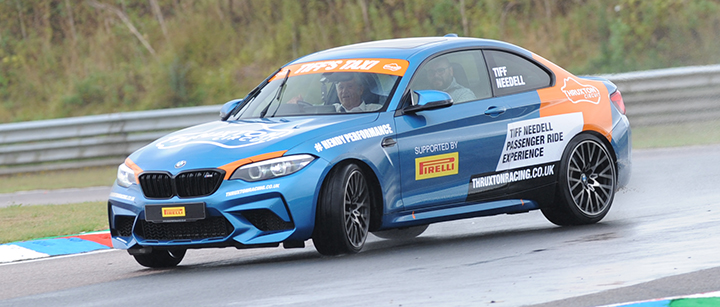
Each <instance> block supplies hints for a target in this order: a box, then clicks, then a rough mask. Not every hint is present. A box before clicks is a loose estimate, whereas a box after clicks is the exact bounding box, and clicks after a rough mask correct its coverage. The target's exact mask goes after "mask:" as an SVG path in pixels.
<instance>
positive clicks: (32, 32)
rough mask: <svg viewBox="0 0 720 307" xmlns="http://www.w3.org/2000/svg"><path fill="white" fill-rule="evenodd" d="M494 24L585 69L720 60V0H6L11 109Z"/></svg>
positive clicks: (485, 34) (131, 98)
mask: <svg viewBox="0 0 720 307" xmlns="http://www.w3.org/2000/svg"><path fill="white" fill-rule="evenodd" d="M447 33H457V34H458V35H460V36H471V37H482V38H491V39H499V40H504V41H509V42H511V43H514V44H517V45H520V46H522V47H525V48H527V49H530V50H532V51H534V52H536V53H538V54H540V55H542V56H544V57H545V58H548V59H549V60H551V61H553V62H556V63H558V64H559V65H561V66H563V67H565V68H567V69H569V70H570V71H572V72H574V73H577V74H599V73H616V72H623V71H632V70H642V69H652V68H664V67H673V66H684V65H703V64H716V63H720V52H718V50H720V39H719V38H720V0H692V1H690V0H688V1H685V0H657V1H643V0H615V1H606V0H555V1H553V0H413V1H401V0H304V1H293V0H288V1H281V0H270V1H268V0H218V1H205V0H198V1H193V0H85V1H77V0H44V1H41V0H37V1H23V0H0V122H4V123H7V122H17V121H28V120H38V119H48V118H58V117H68V116H82V115H89V114H101V113H112V112H124V111H131V110H147V109H160V108H172V107H184V106H194V105H209V104H221V103H223V102H225V101H227V100H230V99H234V98H238V97H242V96H244V95H245V93H246V92H247V91H249V90H250V89H252V87H254V86H255V85H256V84H257V83H259V82H260V81H261V80H262V79H264V78H265V77H266V75H268V74H269V73H271V72H272V71H274V70H275V69H277V68H278V67H279V66H280V65H283V64H285V63H287V62H289V61H291V60H293V59H295V58H297V57H299V56H302V55H305V54H308V53H311V52H315V51H319V50H323V49H327V48H330V47H335V46H341V45H345V44H351V43H357V42H363V41H369V40H378V39H387V38H398V37H414V36H441V35H445V34H447Z"/></svg>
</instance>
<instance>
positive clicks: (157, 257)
mask: <svg viewBox="0 0 720 307" xmlns="http://www.w3.org/2000/svg"><path fill="white" fill-rule="evenodd" d="M186 251H187V250H185V249H179V250H178V249H176V250H158V249H153V251H152V252H150V253H149V254H141V255H133V257H135V261H137V263H139V264H140V265H142V266H145V267H148V268H171V267H175V266H177V265H178V264H179V263H180V261H182V260H183V257H185V252H186Z"/></svg>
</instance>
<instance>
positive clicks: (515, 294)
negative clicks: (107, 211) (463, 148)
mask: <svg viewBox="0 0 720 307" xmlns="http://www.w3.org/2000/svg"><path fill="white" fill-rule="evenodd" d="M718 158H720V146H704V147H686V148H678V149H660V150H644V151H636V152H635V153H634V156H633V159H634V165H633V177H632V179H631V182H630V185H629V186H628V187H627V188H626V189H624V190H622V191H620V192H619V193H618V195H617V196H616V199H615V203H614V205H613V208H612V209H611V210H610V213H609V214H608V216H607V217H606V218H605V219H604V220H603V221H602V222H601V223H599V224H596V225H590V226H582V227H568V228H560V227H556V226H554V225H552V224H550V223H549V222H547V221H546V220H545V218H544V217H543V216H542V214H541V213H540V212H538V211H534V212H531V213H527V214H520V215H512V216H508V215H502V216H494V217H487V218H477V219H470V220H461V221H455V222H448V223H440V224H434V225H431V226H430V228H428V230H427V232H426V233H425V234H423V235H422V236H420V237H419V238H416V239H414V240H408V241H402V242H401V241H384V240H380V239H376V238H374V237H371V239H370V240H369V242H368V244H367V246H366V248H365V249H364V250H363V252H362V253H360V254H358V255H352V256H341V257H321V256H320V255H319V254H318V253H317V252H315V250H314V249H313V248H312V246H311V242H308V243H309V244H308V245H309V246H308V247H306V248H305V249H296V250H284V249H281V248H275V249H255V250H235V249H210V250H191V251H189V252H188V254H187V256H186V258H185V260H184V261H183V262H182V263H181V266H180V267H178V268H176V269H171V270H150V269H145V268H143V267H141V266H139V265H137V264H136V263H135V261H134V260H133V259H132V258H131V257H130V256H128V255H127V253H125V252H124V251H108V252H101V253H93V254H87V255H79V256H73V257H60V258H50V259H46V260H40V261H28V262H22V263H13V264H6V265H0V276H2V278H0V306H6V305H7V306H14V305H17V306H57V305H72V306H127V305H128V304H136V303H137V302H142V303H143V304H149V305H181V306H193V305H205V306H208V305H210V306H283V305H290V306H319V305H327V306H438V305H440V306H455V305H473V306H523V305H532V304H540V303H546V302H551V301H556V300H560V301H556V302H553V303H551V304H544V305H545V306H598V305H603V304H610V303H620V302H624V301H632V300H640V299H649V298H656V297H664V296H673V295H680V294H690V293H698V292H707V291H717V290H720V282H719V280H720V276H719V275H718V274H720V269H717V268H718V267H720V256H718V255H720V237H718V234H720V188H718V187H717V185H718V183H720V163H718V162H717V160H718ZM131 302H132V303H131Z"/></svg>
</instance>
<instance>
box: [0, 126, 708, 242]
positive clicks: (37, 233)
mask: <svg viewBox="0 0 720 307" xmlns="http://www.w3.org/2000/svg"><path fill="white" fill-rule="evenodd" d="M707 144H720V122H695V123H685V124H677V125H670V126H649V127H634V128H633V149H644V148H658V147H677V146H689V145H707ZM116 170H117V167H115V166H108V167H97V168H86V169H79V170H66V171H51V172H41V173H29V174H18V175H11V176H0V193H9V192H15V191H23V190H38V189H59V188H82V187H92V186H109V185H111V184H112V182H113V180H115V175H116ZM106 210H107V207H106V204H105V203H103V202H91V203H80V204H67V205H47V206H11V207H8V208H0V243H7V242H15V241H23V240H30V239H35V238H45V237H53V236H62V235H70V234H76V233H81V232H87V231H95V230H103V229H107V228H108V225H107V212H106Z"/></svg>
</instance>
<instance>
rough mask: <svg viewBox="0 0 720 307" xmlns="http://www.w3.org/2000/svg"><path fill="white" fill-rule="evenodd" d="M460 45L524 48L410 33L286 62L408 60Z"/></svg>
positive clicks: (474, 39)
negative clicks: (419, 35)
mask: <svg viewBox="0 0 720 307" xmlns="http://www.w3.org/2000/svg"><path fill="white" fill-rule="evenodd" d="M464 47H491V48H493V47H494V48H503V49H516V51H519V52H527V51H526V50H524V49H522V48H520V47H517V46H515V45H512V44H509V43H505V42H501V41H496V40H490V39H480V38H471V37H447V36H446V37H412V38H397V39H387V40H379V41H371V42H364V43H357V44H352V45H347V46H341V47H336V48H331V49H327V50H323V51H318V52H316V53H312V54H309V55H306V56H303V57H300V58H298V59H296V60H294V61H292V62H291V63H289V64H294V63H303V62H313V61H322V60H329V59H349V58H392V59H405V60H411V58H412V57H413V56H414V55H417V54H420V53H422V54H425V53H428V54H432V53H435V52H439V51H443V50H450V49H455V48H464Z"/></svg>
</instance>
